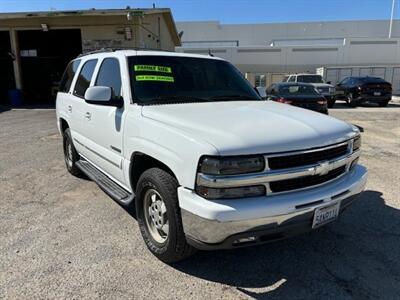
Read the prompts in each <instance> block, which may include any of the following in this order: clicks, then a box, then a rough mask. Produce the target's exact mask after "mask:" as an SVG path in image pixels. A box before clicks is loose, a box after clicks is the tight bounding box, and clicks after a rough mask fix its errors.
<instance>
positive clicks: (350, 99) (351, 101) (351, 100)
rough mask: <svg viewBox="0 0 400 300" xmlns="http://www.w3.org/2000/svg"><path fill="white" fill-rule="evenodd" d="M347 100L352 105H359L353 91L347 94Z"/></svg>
mask: <svg viewBox="0 0 400 300" xmlns="http://www.w3.org/2000/svg"><path fill="white" fill-rule="evenodd" d="M346 102H347V104H348V105H349V106H350V107H356V106H357V100H355V99H354V97H353V94H352V93H349V94H347V98H346Z"/></svg>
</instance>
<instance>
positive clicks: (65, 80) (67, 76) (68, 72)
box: [59, 59, 81, 93]
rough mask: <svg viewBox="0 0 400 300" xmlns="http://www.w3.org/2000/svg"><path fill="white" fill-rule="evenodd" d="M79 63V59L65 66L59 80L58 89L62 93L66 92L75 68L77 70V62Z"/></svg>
mask: <svg viewBox="0 0 400 300" xmlns="http://www.w3.org/2000/svg"><path fill="white" fill-rule="evenodd" d="M80 63H81V60H80V59H77V60H74V61H71V62H70V63H69V64H68V66H67V68H66V69H65V72H64V75H63V77H62V78H61V81H60V88H59V91H60V92H63V93H68V92H69V89H70V87H71V84H72V80H73V79H74V76H75V73H76V70H78V67H79V64H80Z"/></svg>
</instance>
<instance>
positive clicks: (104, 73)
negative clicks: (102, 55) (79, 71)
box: [95, 58, 121, 97]
mask: <svg viewBox="0 0 400 300" xmlns="http://www.w3.org/2000/svg"><path fill="white" fill-rule="evenodd" d="M95 85H96V86H108V87H110V88H112V90H113V92H114V96H116V97H119V96H121V72H120V68H119V62H118V59H116V58H106V59H104V60H103V62H102V63H101V66H100V70H99V73H98V75H97V80H96V84H95Z"/></svg>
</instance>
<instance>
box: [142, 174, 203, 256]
mask: <svg viewBox="0 0 400 300" xmlns="http://www.w3.org/2000/svg"><path fill="white" fill-rule="evenodd" d="M177 188H178V182H177V180H176V179H175V178H174V177H173V176H172V175H170V174H169V173H168V172H166V171H164V170H161V169H158V168H152V169H149V170H147V171H145V172H144V173H143V174H142V175H141V176H140V178H139V181H138V185H137V189H136V199H135V202H136V203H135V204H136V216H137V220H138V224H139V228H140V232H141V234H142V237H143V240H144V242H145V243H146V246H147V248H148V249H149V250H150V251H151V252H152V253H153V254H154V255H155V256H156V257H157V258H159V259H160V260H162V261H164V262H166V263H173V262H177V261H180V260H183V259H185V258H187V257H189V256H190V255H192V254H193V253H194V252H195V249H194V248H193V247H192V246H190V245H189V244H188V243H187V242H186V237H185V234H184V232H183V225H182V218H181V212H180V208H179V204H178V195H177Z"/></svg>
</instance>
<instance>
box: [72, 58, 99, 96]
mask: <svg viewBox="0 0 400 300" xmlns="http://www.w3.org/2000/svg"><path fill="white" fill-rule="evenodd" d="M96 64H97V59H92V60H88V61H87V62H85V64H84V65H83V67H82V69H81V72H80V73H79V76H78V79H77V80H76V84H75V88H74V95H76V96H78V97H82V98H83V97H84V96H85V92H86V90H87V89H88V87H89V85H90V81H91V80H92V76H93V72H94V68H95V67H96Z"/></svg>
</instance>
